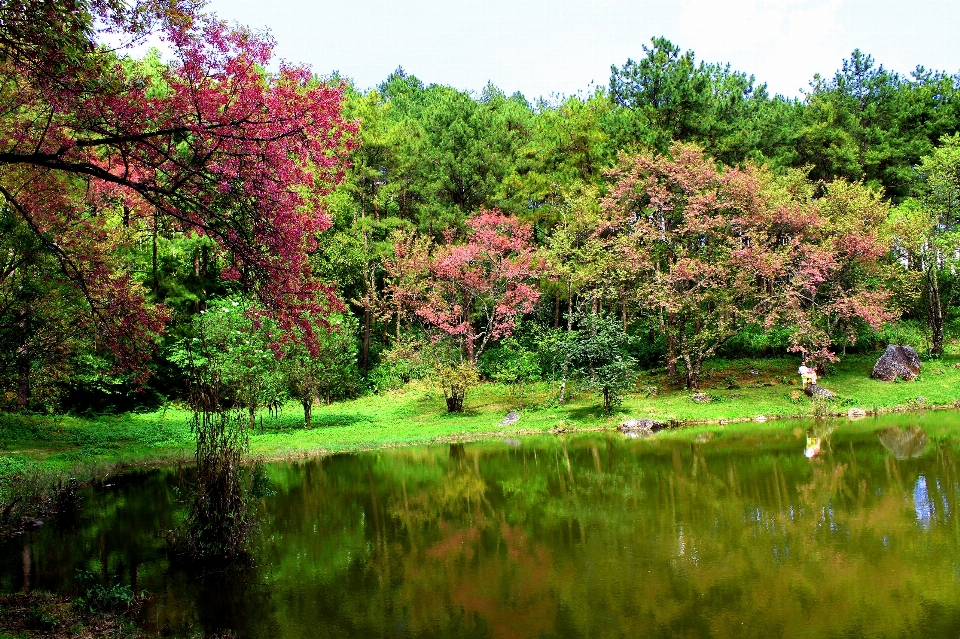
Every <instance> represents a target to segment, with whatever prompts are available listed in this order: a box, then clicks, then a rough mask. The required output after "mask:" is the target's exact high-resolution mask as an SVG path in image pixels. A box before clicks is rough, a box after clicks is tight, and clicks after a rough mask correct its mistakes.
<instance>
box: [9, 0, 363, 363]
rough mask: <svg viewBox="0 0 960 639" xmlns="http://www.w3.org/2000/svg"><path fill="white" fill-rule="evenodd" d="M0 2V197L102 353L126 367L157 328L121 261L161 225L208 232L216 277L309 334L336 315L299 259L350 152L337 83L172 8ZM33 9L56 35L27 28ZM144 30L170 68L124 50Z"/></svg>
mask: <svg viewBox="0 0 960 639" xmlns="http://www.w3.org/2000/svg"><path fill="white" fill-rule="evenodd" d="M68 5H69V6H68ZM3 10H4V11H6V12H7V13H5V14H4V15H3V16H2V18H3V20H0V23H2V26H0V53H2V54H3V55H2V58H3V64H2V66H0V94H2V101H3V104H4V109H3V111H2V113H0V203H2V204H0V205H2V206H4V207H5V208H7V209H8V210H9V211H12V212H13V213H14V214H15V215H16V216H17V217H18V218H20V220H21V221H22V223H23V224H24V225H26V227H28V228H29V229H30V230H31V231H32V232H33V233H35V234H36V235H37V237H38V238H40V239H41V240H42V242H43V244H44V246H45V247H46V249H47V250H48V251H49V252H50V253H51V254H52V255H54V256H55V257H56V259H57V262H58V264H59V266H60V269H61V270H62V272H63V274H64V275H66V276H67V278H68V279H69V280H70V281H71V282H72V283H73V285H74V286H75V287H76V288H77V289H78V290H79V291H81V292H82V295H83V297H84V298H85V299H86V303H87V306H88V311H89V316H90V317H91V320H92V322H91V323H92V326H93V328H94V329H95V330H96V332H97V333H98V334H100V335H101V336H102V341H103V343H104V344H105V345H107V346H109V347H110V348H111V349H112V350H113V351H114V352H115V353H116V354H117V355H118V356H119V358H120V361H121V362H122V363H123V364H124V365H126V366H130V367H136V366H137V365H138V364H139V363H142V362H143V361H144V359H143V355H144V352H145V349H144V344H145V342H146V341H149V339H150V336H151V335H153V334H156V332H157V331H159V330H161V329H162V326H163V324H164V322H165V320H166V317H167V314H166V311H165V310H164V309H163V308H162V307H160V306H159V305H157V304H154V303H151V302H150V301H148V299H147V296H146V295H145V291H144V290H143V289H142V287H140V286H139V285H137V283H136V282H135V280H134V278H133V277H131V275H130V274H129V273H128V272H126V271H125V270H124V269H123V268H122V266H121V265H120V264H118V262H117V260H116V258H115V256H116V255H117V253H118V247H122V246H123V245H125V244H129V243H130V242H132V241H134V236H135V233H134V230H139V231H140V232H141V233H142V231H143V230H144V229H146V230H147V232H150V230H153V231H156V229H157V226H158V225H160V224H162V225H163V228H165V229H173V230H174V231H176V232H183V233H197V234H202V235H206V236H208V237H210V238H212V239H213V240H214V241H215V243H216V247H217V250H218V251H219V255H220V257H221V260H222V261H223V262H224V263H225V264H226V268H225V269H224V270H223V273H224V275H225V276H226V277H228V278H232V279H235V280H240V281H242V282H243V283H244V284H245V285H247V286H248V287H249V288H250V289H251V290H252V291H253V292H254V293H255V294H256V295H257V297H258V298H259V301H260V303H261V305H262V307H263V308H264V309H265V311H266V312H269V313H270V314H272V315H274V316H275V317H276V319H277V320H278V321H279V323H280V326H282V327H285V328H292V327H295V326H297V327H300V328H301V329H302V330H304V331H305V332H306V334H307V336H308V338H309V335H310V334H311V329H310V323H309V322H307V321H305V318H306V317H307V316H309V315H310V314H311V313H314V314H316V313H323V312H326V311H327V309H328V308H329V307H330V306H331V305H334V306H336V305H337V302H336V301H335V300H334V299H333V295H332V292H331V291H330V290H329V289H327V288H326V287H324V286H323V285H321V284H320V283H319V282H318V281H317V280H316V279H315V278H314V277H313V276H312V275H311V272H310V265H309V261H308V253H309V252H310V251H311V249H312V248H313V247H314V242H315V235H316V234H317V233H318V232H319V231H322V230H324V229H325V228H327V227H328V226H329V220H328V218H327V216H326V215H325V213H324V212H323V207H322V205H321V198H322V197H323V196H324V195H325V194H326V193H327V192H328V191H329V190H330V189H331V188H332V187H333V186H334V185H335V184H336V183H337V182H338V181H339V180H340V179H341V176H342V171H343V166H344V158H345V154H346V152H347V151H348V150H349V148H350V147H351V146H352V144H353V141H352V140H353V137H354V132H355V125H353V124H352V123H348V122H345V121H344V120H343V119H342V118H341V115H340V106H341V100H342V88H341V87H339V86H330V85H329V84H327V83H323V82H319V81H317V80H316V79H315V78H314V77H313V76H312V75H311V73H310V72H309V70H308V69H306V68H304V67H296V66H290V65H287V64H281V65H280V67H279V69H278V71H277V72H275V73H268V72H266V71H264V69H266V68H268V65H269V64H270V61H271V55H272V42H271V40H270V39H269V38H268V37H266V36H263V35H259V34H255V33H253V32H251V31H249V30H245V29H239V28H231V27H228V26H227V25H226V24H225V23H223V22H220V21H219V20H217V19H215V18H214V17H212V16H209V15H205V14H202V13H200V12H199V11H198V10H196V8H195V4H193V3H188V2H184V1H180V0H173V1H172V2H168V3H152V2H140V3H134V4H132V5H128V4H126V3H120V2H115V1H111V0H90V1H89V2H82V1H81V2H73V3H65V2H59V1H55V2H50V3H42V4H41V3H29V2H26V3H10V4H9V6H6V7H5V8H4V9H3ZM44 11H46V12H47V13H50V14H51V15H47V16H46V19H48V20H51V21H53V23H54V24H62V25H63V27H64V28H63V30H62V31H61V30H58V29H50V28H48V29H46V30H45V29H44V28H43V27H42V26H36V25H37V22H38V20H42V19H44ZM8 14H9V15H8ZM35 14H36V15H35ZM58 20H59V21H60V22H57V21H58ZM148 33H154V34H156V35H158V36H159V37H160V38H161V39H162V40H163V41H164V43H165V45H166V46H167V48H168V49H169V50H170V51H171V52H172V58H171V60H170V61H169V62H166V63H160V62H159V61H157V60H153V62H152V63H151V62H150V61H144V62H138V61H136V60H133V59H131V58H129V57H125V56H124V51H125V49H124V47H125V46H127V45H129V44H132V43H135V42H136V41H138V40H140V39H142V38H143V37H144V36H146V35H147V34H148ZM107 35H109V37H110V41H112V42H115V41H118V40H119V41H120V42H121V44H120V48H119V49H116V48H115V49H109V48H107V46H105V45H104V44H103V42H104V41H106V40H104V37H105V36H107Z"/></svg>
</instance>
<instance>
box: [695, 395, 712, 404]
mask: <svg viewBox="0 0 960 639" xmlns="http://www.w3.org/2000/svg"><path fill="white" fill-rule="evenodd" d="M710 400H711V397H710V396H709V395H707V394H706V393H694V394H693V395H691V396H690V401H693V402H696V403H697V404H706V403H707V402H709V401H710Z"/></svg>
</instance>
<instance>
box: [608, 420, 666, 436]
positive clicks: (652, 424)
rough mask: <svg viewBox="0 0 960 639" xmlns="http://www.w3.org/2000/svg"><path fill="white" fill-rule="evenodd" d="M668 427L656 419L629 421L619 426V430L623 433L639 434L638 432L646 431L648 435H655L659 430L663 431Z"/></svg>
mask: <svg viewBox="0 0 960 639" xmlns="http://www.w3.org/2000/svg"><path fill="white" fill-rule="evenodd" d="M666 427H667V425H666V424H664V423H663V422H660V421H657V420H655V419H628V420H627V421H625V422H623V423H622V424H620V425H619V426H617V430H619V431H620V432H621V433H627V432H637V431H646V432H648V433H655V432H657V431H658V430H663V429H664V428H666Z"/></svg>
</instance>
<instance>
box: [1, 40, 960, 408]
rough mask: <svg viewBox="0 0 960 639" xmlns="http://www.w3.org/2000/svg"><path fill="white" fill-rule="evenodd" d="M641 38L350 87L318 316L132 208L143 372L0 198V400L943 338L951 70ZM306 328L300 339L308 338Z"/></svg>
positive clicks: (682, 358)
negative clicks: (256, 290) (509, 69)
mask: <svg viewBox="0 0 960 639" xmlns="http://www.w3.org/2000/svg"><path fill="white" fill-rule="evenodd" d="M642 53H643V55H642V57H640V58H639V59H638V60H636V61H634V60H628V61H627V62H626V63H625V64H623V66H621V67H616V66H614V67H612V69H611V77H610V82H609V86H608V87H605V88H598V89H596V90H594V91H593V92H592V93H589V94H586V95H577V96H571V97H566V98H563V99H557V100H554V101H545V100H541V101H538V102H537V103H531V102H530V101H528V100H527V99H526V98H524V97H523V96H522V95H519V94H514V95H511V96H507V95H505V94H504V93H503V92H502V91H500V90H499V89H497V88H496V87H495V86H492V85H489V86H487V87H486V88H484V90H483V91H482V92H480V93H479V94H472V93H467V92H463V91H458V90H456V89H453V88H451V87H447V86H441V85H425V84H424V83H423V82H421V81H420V80H419V79H417V78H416V77H415V76H413V75H409V74H407V73H406V72H404V71H403V70H402V69H398V70H397V71H396V72H394V73H393V74H391V75H390V76H389V77H388V78H387V79H386V80H385V81H384V82H383V83H382V84H381V85H380V86H378V87H377V88H375V89H371V90H369V91H366V92H360V91H357V90H356V89H354V88H353V87H351V86H349V84H347V86H346V89H345V92H344V97H343V104H342V116H343V118H344V119H345V120H347V121H355V122H356V123H357V128H356V129H355V130H352V131H351V132H349V135H352V136H353V140H352V142H351V144H349V145H347V146H353V147H354V148H352V150H351V151H350V154H349V164H348V165H346V166H342V169H343V173H342V176H336V175H332V174H324V175H323V176H321V177H318V178H317V179H318V180H320V179H322V180H325V182H323V183H322V184H320V183H319V182H318V183H317V188H318V191H330V192H329V194H325V195H324V206H325V207H326V210H327V212H328V213H329V214H330V216H331V222H332V226H331V228H329V229H327V230H324V231H322V232H320V233H318V234H317V235H316V246H315V247H310V252H309V254H310V265H311V268H312V270H313V273H314V275H316V276H317V277H318V278H319V279H320V280H321V281H322V282H325V283H326V285H327V287H328V290H329V292H331V293H332V294H333V296H332V298H331V300H330V301H329V302H326V301H325V302H324V304H325V305H326V308H327V313H332V314H330V315H328V318H329V319H327V320H324V319H321V317H320V314H318V313H317V311H316V309H314V310H313V314H312V315H310V321H309V322H307V323H306V324H304V325H301V326H300V327H299V328H297V329H296V330H292V331H291V330H284V329H283V328H282V326H281V324H276V323H271V322H273V320H272V319H271V318H270V317H269V308H268V307H265V306H263V300H262V299H260V298H257V297H256V296H255V295H252V294H251V291H250V289H249V287H248V286H247V285H246V284H245V282H246V280H245V278H244V277H242V275H243V274H242V273H241V274H240V275H241V276H240V277H238V276H236V273H234V271H235V270H236V269H237V261H236V260H235V259H234V258H233V256H232V255H231V253H230V252H229V251H223V250H217V246H216V243H215V242H214V240H213V239H211V235H210V234H209V233H207V234H203V233H197V232H196V231H195V230H190V229H186V230H184V229H182V228H180V227H179V226H176V225H169V224H168V225H164V223H163V222H162V220H160V221H158V220H157V219H154V220H153V221H152V222H151V223H149V224H143V225H142V226H141V227H140V231H139V233H135V234H133V236H132V237H134V238H135V239H134V240H133V241H130V242H127V243H125V244H123V246H122V248H121V249H120V250H121V253H122V259H123V260H125V262H126V263H127V264H129V265H130V271H131V273H133V274H134V276H135V278H136V279H137V280H138V281H139V282H140V284H141V285H142V287H143V288H144V289H145V290H146V294H147V297H148V299H149V300H150V301H151V302H152V303H155V304H157V305H158V307H159V308H163V309H165V312H166V313H168V314H169V318H170V320H169V323H168V324H167V326H166V329H165V330H164V331H163V332H162V334H160V331H159V330H156V331H154V333H155V334H158V336H157V337H156V338H155V340H154V341H153V343H152V346H150V347H149V348H148V347H146V346H143V348H144V349H145V350H150V349H152V351H153V354H152V359H151V360H150V363H149V365H148V366H147V368H148V372H149V375H148V376H147V375H131V374H130V373H129V372H127V371H126V369H124V368H123V367H117V366H116V364H117V359H116V356H115V355H114V354H112V353H111V351H109V350H107V349H104V348H103V346H104V345H103V343H102V340H101V339H100V338H99V336H98V335H97V334H96V332H95V331H94V332H90V331H79V330H77V327H78V326H80V325H81V324H78V323H77V322H76V321H75V317H76V314H77V313H84V312H89V308H87V307H89V304H85V301H84V300H83V299H82V295H80V296H78V295H77V294H76V292H75V289H73V288H71V291H73V292H69V293H68V292H64V291H62V290H59V289H58V287H63V286H65V285H64V284H63V282H62V281H61V280H60V279H58V278H57V277H48V274H49V273H55V272H62V270H63V264H62V260H60V259H59V256H58V253H57V251H56V249H55V247H50V246H46V245H44V242H43V241H42V240H43V236H42V234H38V233H36V232H35V229H30V228H26V227H25V224H24V221H23V217H22V216H18V215H16V214H15V211H13V210H12V209H11V207H9V206H8V207H6V208H5V209H3V218H2V228H0V243H2V244H3V250H4V251H5V252H6V254H7V255H9V256H10V260H9V262H10V264H11V266H9V267H8V268H7V271H6V272H5V275H4V279H3V280H2V281H0V289H2V291H0V292H2V295H3V305H2V307H0V313H2V321H0V326H2V327H3V328H2V330H0V341H2V348H0V353H2V354H0V384H2V386H3V391H4V393H5V398H6V402H7V408H8V409H10V410H13V409H23V408H33V409H47V410H86V409H94V410H101V409H105V408H110V407H114V408H128V407H131V406H134V405H137V404H149V403H151V402H160V401H163V400H165V399H168V398H175V397H179V396H182V395H183V394H184V393H185V392H186V388H187V385H188V384H187V380H188V379H189V378H190V377H191V376H194V377H196V376H197V375H198V374H199V373H197V371H198V370H201V369H203V368H204V367H205V366H207V367H208V368H209V366H211V364H210V363H211V362H215V364H216V368H217V370H219V371H220V372H221V374H220V376H219V377H218V379H220V380H221V381H223V382H224V383H226V384H227V385H230V386H232V388H233V390H232V391H231V392H228V393H226V395H230V396H231V397H232V400H233V401H235V402H236V403H237V404H238V405H243V406H245V407H247V408H249V410H250V415H251V420H252V419H253V416H254V413H255V412H256V410H259V409H261V408H263V407H265V406H267V405H271V404H273V403H274V402H276V401H278V399H281V398H284V397H297V398H299V399H301V401H303V402H304V407H305V410H306V411H309V405H310V403H311V402H312V400H313V399H315V398H321V399H325V400H334V399H339V398H342V397H346V396H349V395H352V394H356V393H360V392H364V391H380V390H384V389H387V388H390V387H393V386H396V385H398V384H401V383H403V382H405V381H406V380H408V379H410V378H413V377H418V376H425V375H433V376H434V377H435V378H436V379H438V380H439V381H440V382H441V385H442V386H443V388H444V389H445V394H446V395H447V402H448V407H449V408H450V409H451V410H457V409H459V408H461V407H462V402H463V395H464V392H465V391H466V389H467V388H469V386H470V385H471V384H473V383H475V382H476V380H478V379H480V378H489V379H495V380H498V381H503V382H514V383H522V382H525V381H531V380H535V379H544V378H552V379H556V380H558V381H559V382H560V386H559V388H563V389H564V390H562V391H561V393H563V392H566V391H565V385H566V381H567V380H568V379H574V378H576V377H578V376H579V377H580V378H581V379H583V380H584V381H585V383H587V384H588V385H591V386H593V387H594V388H596V389H597V390H598V391H599V392H600V394H601V395H602V396H603V400H604V404H605V406H606V407H607V408H608V409H609V408H610V406H611V405H612V404H614V403H615V402H616V398H617V396H618V394H619V393H621V392H622V391H623V389H624V388H626V387H628V386H629V384H630V382H631V380H632V374H633V372H634V371H636V370H637V369H638V368H646V369H649V368H655V367H665V368H666V370H667V372H669V373H670V374H672V375H675V376H676V377H677V379H678V381H682V382H683V383H685V384H686V385H687V386H689V387H691V388H695V387H697V385H698V383H699V376H700V370H701V366H702V364H703V362H704V361H705V360H706V359H708V358H709V357H713V356H717V355H744V354H745V355H750V356H763V355H773V354H782V353H786V352H793V353H797V356H798V358H799V359H803V360H804V361H806V362H808V363H813V364H814V365H817V366H820V367H824V366H827V365H828V364H829V363H830V362H831V361H834V360H835V359H836V357H837V356H838V354H841V353H842V352H846V351H849V350H850V349H857V348H861V349H863V348H867V349H870V348H875V347H877V346H878V345H880V344H882V343H883V342H886V341H888V340H896V341H907V342H911V343H914V344H916V345H918V346H922V347H924V349H925V350H926V351H927V352H929V353H930V354H931V355H933V356H939V355H940V354H942V353H943V350H944V348H945V347H946V345H947V344H948V343H949V341H950V339H951V338H952V337H953V336H955V335H956V328H957V327H956V325H955V324H956V319H957V314H956V305H955V303H954V302H955V295H954V290H955V282H956V268H955V267H956V264H957V261H958V258H960V254H958V251H960V239H958V235H957V228H958V227H957V216H958V207H960V137H958V131H960V75H950V74H947V73H943V72H934V71H929V70H926V69H924V68H922V67H918V68H917V69H916V70H915V71H914V72H913V73H911V74H910V75H909V76H902V75H899V74H897V73H894V72H891V71H889V70H887V69H885V68H883V67H882V66H880V65H878V64H876V63H875V62H874V60H873V59H872V58H871V57H870V56H868V55H865V54H863V53H861V52H860V51H854V53H853V54H852V56H851V58H850V59H849V60H846V61H844V62H843V65H842V68H841V69H840V70H839V71H837V72H836V73H835V74H834V75H833V76H832V77H821V76H815V77H814V78H813V80H812V82H811V85H810V89H809V91H808V92H807V93H806V94H805V96H804V98H803V99H800V100H798V99H789V98H784V97H782V96H778V95H774V96H771V95H769V94H768V92H767V90H766V87H765V86H763V85H757V84H756V83H755V80H754V78H753V77H752V76H749V75H747V74H745V73H742V72H739V71H735V70H732V69H731V68H730V67H729V65H720V64H708V63H704V62H698V61H697V60H696V58H695V56H694V54H693V53H692V52H686V53H682V52H681V51H680V49H679V48H678V47H676V46H675V45H673V44H672V43H671V42H669V41H668V40H666V39H663V38H654V39H653V40H652V42H651V45H650V46H649V47H646V46H644V47H643V51H642ZM147 63H149V64H159V62H157V61H156V60H153V61H152V62H150V61H148V62H147ZM145 64H146V63H145ZM323 82H324V83H326V84H327V85H330V86H333V85H336V84H338V83H340V82H341V81H340V80H339V79H338V78H330V79H326V80H324V81H323ZM342 148H346V147H342ZM341 177H342V180H341V181H340V182H339V183H337V180H338V179H340V178H341ZM334 184H336V188H334V189H332V190H331V189H330V187H332V186H333V185H334ZM25 250H26V251H31V252H32V253H31V255H33V257H32V258H31V259H30V260H26V261H23V260H21V261H20V262H19V264H20V266H16V267H14V266H13V265H12V264H13V262H14V261H15V260H14V259H13V256H14V255H15V254H18V255H19V254H21V253H22V252H24V251H25ZM240 266H241V269H242V267H243V265H242V264H241V265H240ZM17 269H19V270H17ZM225 274H226V275H229V277H226V278H225V277H224V275H225ZM318 294H320V295H322V293H318ZM234 309H240V310H239V313H237V312H234ZM311 327H312V328H311ZM304 330H306V331H308V332H310V331H313V330H315V331H316V332H317V333H318V334H319V335H321V336H322V337H321V339H319V340H314V341H312V342H311V346H310V348H304V347H303V345H302V343H301V342H302V341H301V340H298V338H297V335H302V332H303V331H304ZM297 331H300V332H299V333H298V332H297ZM191 345H192V346H191ZM230 380H232V381H230ZM143 384H145V388H146V389H147V390H146V391H143V390H138V389H140V387H141V385H143Z"/></svg>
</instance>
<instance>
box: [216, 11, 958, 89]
mask: <svg viewBox="0 0 960 639" xmlns="http://www.w3.org/2000/svg"><path fill="white" fill-rule="evenodd" d="M206 10H208V11H212V12H214V13H216V14H217V15H218V16H219V17H220V18H221V19H224V20H227V21H230V22H237V23H240V24H244V25H247V26H249V27H253V28H255V29H264V28H266V29H269V30H270V32H271V33H272V34H273V36H274V38H275V39H276V41H277V47H276V50H275V53H276V55H277V56H278V57H280V58H283V59H285V60H288V61H290V62H297V63H305V64H308V65H310V66H311V67H312V68H313V70H314V71H315V72H316V73H319V74H321V75H326V74H329V73H331V72H332V71H334V70H336V71H339V72H340V74H341V75H342V76H345V77H349V78H352V79H353V80H354V82H355V84H356V86H357V88H359V89H361V90H363V89H367V88H370V87H373V86H376V85H377V84H379V83H380V82H382V81H383V80H384V79H385V78H386V77H387V75H389V74H390V72H392V71H393V70H394V69H396V68H397V67H398V66H402V67H403V68H404V69H405V70H406V71H407V72H408V73H412V74H413V75H416V76H417V77H418V78H420V79H421V80H423V81H424V82H425V83H427V84H431V83H437V84H447V85H451V86H453V87H456V88H458V89H464V90H468V91H475V92H479V91H480V90H481V89H482V88H483V87H484V85H486V83H487V81H491V82H493V83H494V84H495V85H497V86H498V87H500V88H501V89H502V90H503V91H505V92H506V93H507V94H511V93H513V92H515V91H520V92H521V93H523V94H524V95H525V96H526V97H527V98H528V99H529V100H531V101H532V100H535V99H536V98H537V97H539V96H543V97H550V96H551V95H552V94H565V95H571V94H575V93H577V92H578V91H586V90H587V89H588V88H589V85H590V83H591V82H593V83H594V84H597V85H606V84H608V82H609V78H610V65H611V64H616V65H617V66H621V65H622V64H623V63H624V62H625V61H626V59H627V58H633V59H635V60H636V59H639V58H640V57H642V56H643V50H642V49H641V45H643V44H649V42H650V38H651V37H652V36H660V35H663V36H666V37H667V38H668V39H670V40H671V41H672V42H673V43H674V44H675V45H677V46H679V47H680V49H681V50H682V51H686V50H688V49H692V50H693V51H694V52H695V53H696V56H697V60H704V61H707V62H729V63H731V65H732V67H733V68H734V69H736V70H739V71H745V72H747V73H748V74H751V73H752V74H753V75H755V76H756V79H757V82H758V84H759V83H763V82H766V83H767V85H768V87H769V88H770V91H771V93H781V94H784V95H788V96H791V97H794V96H796V97H799V96H800V95H801V93H800V92H801V90H802V89H806V88H807V87H808V85H809V82H810V80H811V79H812V78H813V75H814V73H820V74H822V75H827V76H831V75H833V73H834V71H836V70H837V69H839V68H840V65H841V63H842V61H843V59H844V58H849V57H850V53H851V52H852V51H853V50H854V49H855V48H859V49H861V50H862V51H864V52H865V53H869V54H870V55H872V56H873V58H874V60H876V62H877V63H880V64H883V65H884V66H885V67H887V68H890V69H893V70H896V71H899V72H901V73H907V72H909V71H912V70H913V69H914V68H915V67H916V66H917V65H918V64H922V65H923V66H925V67H927V68H928V69H938V70H944V71H948V72H950V73H957V72H960V1H957V0H632V1H631V0H593V1H592V2H591V1H588V0H270V1H269V2H266V1H264V0H209V2H208V4H207V5H206Z"/></svg>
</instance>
